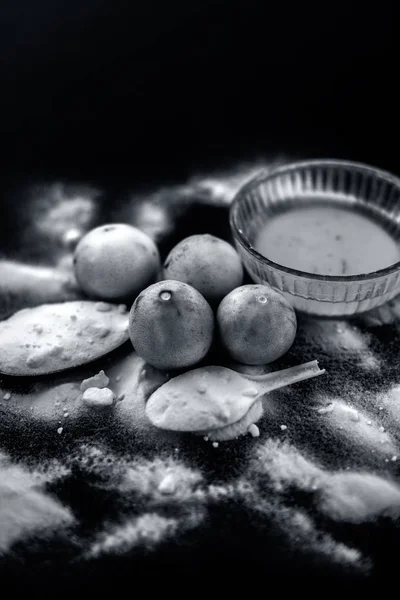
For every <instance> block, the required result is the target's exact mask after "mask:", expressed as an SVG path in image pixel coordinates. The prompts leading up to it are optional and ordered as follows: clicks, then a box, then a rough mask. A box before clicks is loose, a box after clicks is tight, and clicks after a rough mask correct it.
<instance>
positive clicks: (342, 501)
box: [320, 472, 400, 523]
mask: <svg viewBox="0 0 400 600" xmlns="http://www.w3.org/2000/svg"><path fill="white" fill-rule="evenodd" d="M320 509H321V510H322V511H323V512H325V513H327V514H328V516H329V517H330V518H331V519H335V520H339V521H348V522H354V523H361V522H363V521H368V520H371V519H373V518H375V517H376V516H378V515H380V514H383V513H387V512H388V513H390V514H392V515H394V516H396V517H398V516H400V487H399V486H398V485H396V484H395V483H391V482H390V481H387V480H385V479H383V478H382V477H378V476H376V475H371V474H369V473H350V472H346V473H334V474H332V475H331V476H330V477H327V478H325V481H324V484H323V487H322V496H321V502H320Z"/></svg>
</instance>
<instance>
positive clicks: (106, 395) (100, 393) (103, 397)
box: [82, 387, 115, 408]
mask: <svg viewBox="0 0 400 600" xmlns="http://www.w3.org/2000/svg"><path fill="white" fill-rule="evenodd" d="M114 399H115V394H114V392H113V391H112V390H110V389H109V388H101V389H100V388H97V387H90V388H88V389H86V390H85V391H84V392H83V395H82V400H83V402H84V404H86V406H90V407H94V408H103V407H105V406H112V405H113V404H114Z"/></svg>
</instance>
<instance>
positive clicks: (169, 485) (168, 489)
mask: <svg viewBox="0 0 400 600" xmlns="http://www.w3.org/2000/svg"><path fill="white" fill-rule="evenodd" d="M175 490H176V480H175V477H174V475H173V474H172V473H168V475H166V476H165V477H164V479H163V480H162V481H161V483H160V485H159V486H158V491H159V492H160V494H173V493H174V492H175Z"/></svg>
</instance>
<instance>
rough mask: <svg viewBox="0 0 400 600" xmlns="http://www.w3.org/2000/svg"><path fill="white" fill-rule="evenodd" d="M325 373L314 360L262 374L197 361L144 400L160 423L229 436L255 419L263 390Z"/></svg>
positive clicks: (151, 417)
mask: <svg viewBox="0 0 400 600" xmlns="http://www.w3.org/2000/svg"><path fill="white" fill-rule="evenodd" d="M323 373H325V370H324V369H320V368H319V366H318V361H316V360H314V361H311V362H308V363H305V364H302V365H298V366H295V367H290V368H288V369H283V370H281V371H276V372H274V373H268V374H266V375H243V374H240V373H237V372H236V371H233V370H231V369H228V368H226V367H219V366H207V367H201V368H198V369H193V370H191V371H188V372H186V373H183V374H182V375H178V376H177V377H174V378H173V379H170V380H169V381H168V382H167V383H164V385H162V386H161V387H159V388H158V389H157V390H156V391H155V392H154V393H153V394H152V395H151V396H150V398H149V400H148V401H147V404H146V415H147V417H148V418H149V420H150V421H151V422H152V424H153V425H155V426H156V427H159V428H160V429H166V430H169V431H181V432H190V433H194V434H197V435H205V436H207V437H208V438H209V439H211V440H215V441H217V440H229V439H233V438H235V437H238V436H239V435H243V434H245V433H246V432H247V431H248V430H249V427H251V426H252V425H253V424H255V423H256V422H257V421H259V419H260V418H261V417H262V414H263V408H262V403H261V397H262V396H264V395H265V394H267V393H268V392H272V391H273V390H277V389H279V388H282V387H285V386H287V385H291V384H292V383H296V382H298V381H303V380H305V379H310V378H311V377H316V376H318V375H322V374H323Z"/></svg>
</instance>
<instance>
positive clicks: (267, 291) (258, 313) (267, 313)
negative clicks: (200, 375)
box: [217, 284, 297, 365]
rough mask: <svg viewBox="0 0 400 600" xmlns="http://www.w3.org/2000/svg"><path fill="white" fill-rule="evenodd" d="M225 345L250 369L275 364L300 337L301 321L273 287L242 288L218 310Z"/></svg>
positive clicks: (234, 356)
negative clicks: (298, 322) (299, 321)
mask: <svg viewBox="0 0 400 600" xmlns="http://www.w3.org/2000/svg"><path fill="white" fill-rule="evenodd" d="M217 324H218V330H219V336H220V339H221V342H222V345H223V346H224V347H225V349H226V350H227V351H228V353H229V354H230V355H231V357H232V358H233V359H234V360H236V361H238V362H241V363H244V364H246V365H261V364H266V363H270V362H273V361H274V360H276V359H277V358H279V357H280V356H282V355H283V354H285V353H286V352H287V351H288V350H289V348H290V347H291V345H292V344H293V341H294V339H295V336H296V330H297V320H296V313H295V312H294V309H293V307H292V306H291V305H290V304H289V302H288V301H287V300H286V298H285V297H284V296H283V294H281V293H280V292H278V291H277V290H275V289H273V288H272V287H270V286H269V285H259V284H255V285H242V286H240V287H238V288H236V289H235V290H233V291H232V292H230V294H228V295H227V296H226V297H225V298H224V299H223V300H222V302H221V303H220V305H219V307H218V310H217Z"/></svg>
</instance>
